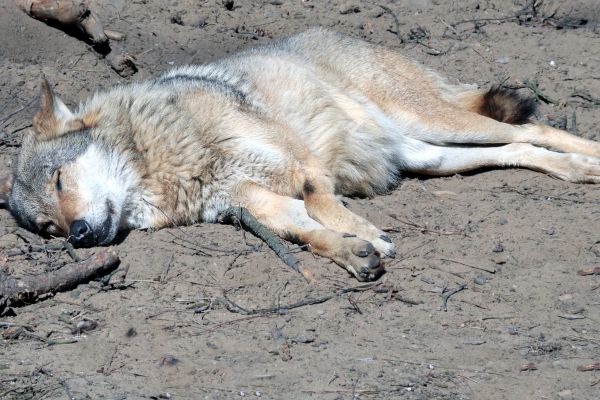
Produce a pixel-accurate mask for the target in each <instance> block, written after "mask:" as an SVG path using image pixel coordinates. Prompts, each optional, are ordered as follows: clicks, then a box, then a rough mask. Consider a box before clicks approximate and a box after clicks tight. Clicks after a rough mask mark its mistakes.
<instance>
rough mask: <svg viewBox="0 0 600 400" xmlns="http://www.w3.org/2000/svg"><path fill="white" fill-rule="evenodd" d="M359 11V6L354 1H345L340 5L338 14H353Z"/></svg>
mask: <svg viewBox="0 0 600 400" xmlns="http://www.w3.org/2000/svg"><path fill="white" fill-rule="evenodd" d="M359 12H360V7H359V6H358V5H357V4H355V3H345V4H342V6H341V7H340V14H342V15H346V14H355V13H359Z"/></svg>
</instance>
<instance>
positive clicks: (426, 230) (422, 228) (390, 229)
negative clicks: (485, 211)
mask: <svg viewBox="0 0 600 400" xmlns="http://www.w3.org/2000/svg"><path fill="white" fill-rule="evenodd" d="M389 216H390V217H392V218H393V219H395V220H396V221H398V222H400V223H403V224H405V225H408V226H410V227H411V228H412V229H415V230H418V231H420V232H421V233H436V234H438V235H448V236H450V235H458V236H467V235H466V234H465V233H464V232H456V231H444V230H441V229H429V228H428V227H426V226H423V225H419V224H417V223H416V222H412V221H410V220H405V219H402V218H400V217H398V216H397V215H396V214H389ZM382 230H383V231H384V232H400V230H399V228H394V227H387V228H383V229H382Z"/></svg>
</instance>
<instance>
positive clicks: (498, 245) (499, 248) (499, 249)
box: [492, 242, 504, 253]
mask: <svg viewBox="0 0 600 400" xmlns="http://www.w3.org/2000/svg"><path fill="white" fill-rule="evenodd" d="M492 251H493V252H494V253H502V252H503V251H504V246H503V245H502V243H500V242H498V243H496V246H494V248H493V249H492Z"/></svg>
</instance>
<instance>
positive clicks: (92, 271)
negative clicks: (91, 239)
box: [0, 250, 119, 307]
mask: <svg viewBox="0 0 600 400" xmlns="http://www.w3.org/2000/svg"><path fill="white" fill-rule="evenodd" d="M118 265H119V257H118V256H117V255H116V254H115V253H114V252H113V251H112V250H102V251H100V252H98V253H96V254H95V255H93V256H92V257H90V258H88V259H86V260H83V261H81V262H78V263H72V264H68V265H66V266H64V267H62V268H61V269H59V270H56V271H52V272H47V273H44V274H39V275H34V276H24V277H22V278H14V277H9V278H7V279H5V280H3V281H1V282H0V307H2V306H3V305H12V304H15V303H17V304H18V303H23V302H32V301H35V300H37V299H38V297H40V296H41V295H44V294H47V293H55V292H61V291H65V290H68V289H71V288H73V287H75V286H77V285H79V284H82V283H86V282H89V281H90V280H91V279H92V278H94V277H95V276H98V275H104V274H106V273H107V272H110V271H112V270H113V269H115V268H116V267H117V266H118Z"/></svg>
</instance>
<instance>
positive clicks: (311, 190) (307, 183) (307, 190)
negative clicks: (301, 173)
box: [302, 179, 315, 195]
mask: <svg viewBox="0 0 600 400" xmlns="http://www.w3.org/2000/svg"><path fill="white" fill-rule="evenodd" d="M302 190H303V191H304V194H305V195H307V194H313V193H314V192H315V187H314V186H313V184H312V183H310V181H309V180H308V179H307V180H305V181H304V186H302Z"/></svg>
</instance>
